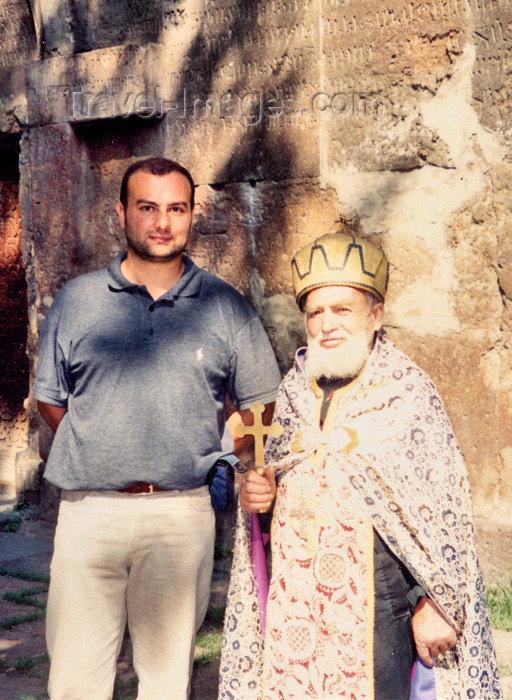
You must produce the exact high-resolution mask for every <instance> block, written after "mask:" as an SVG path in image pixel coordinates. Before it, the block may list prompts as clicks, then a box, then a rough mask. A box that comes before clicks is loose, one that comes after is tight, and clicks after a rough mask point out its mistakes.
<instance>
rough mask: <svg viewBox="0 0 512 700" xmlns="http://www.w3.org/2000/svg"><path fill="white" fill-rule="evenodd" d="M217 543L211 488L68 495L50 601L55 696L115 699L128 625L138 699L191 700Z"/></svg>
mask: <svg viewBox="0 0 512 700" xmlns="http://www.w3.org/2000/svg"><path fill="white" fill-rule="evenodd" d="M214 539H215V520H214V514H213V510H212V508H211V504H210V496H209V493H208V489H207V487H206V486H204V487H201V488H199V489H194V490H192V491H166V492H159V493H154V494H147V495H131V494H121V493H117V492H115V491H68V492H64V493H63V496H62V501H61V504H60V510H59V519H58V523H57V530H56V534H55V550H54V555H53V559H52V564H51V572H50V573H51V578H50V590H49V597H48V613H47V644H48V651H49V655H50V660H51V666H50V678H49V684H48V688H49V695H50V698H51V700H110V698H111V697H112V691H113V684H114V678H115V672H116V660H117V657H118V655H119V651H120V648H121V642H122V639H123V635H124V630H125V625H126V621H128V627H129V631H130V637H131V640H132V644H133V657H134V666H135V671H136V673H137V676H138V679H139V694H138V699H139V700H167V699H168V700H185V699H186V698H187V697H188V692H189V684H190V674H191V668H192V658H193V649H194V637H195V633H196V631H197V629H198V628H199V626H200V625H201V623H202V621H203V619H204V615H205V613H206V609H207V607H208V599H209V593H210V582H211V575H212V568H213V544H214Z"/></svg>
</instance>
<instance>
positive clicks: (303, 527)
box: [290, 493, 316, 540]
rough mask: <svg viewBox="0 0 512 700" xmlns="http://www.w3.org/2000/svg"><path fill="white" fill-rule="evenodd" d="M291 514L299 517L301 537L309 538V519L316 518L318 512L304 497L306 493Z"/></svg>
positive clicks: (293, 516) (303, 538) (301, 496)
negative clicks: (310, 506)
mask: <svg viewBox="0 0 512 700" xmlns="http://www.w3.org/2000/svg"><path fill="white" fill-rule="evenodd" d="M290 515H291V516H292V518H297V519H298V520H299V537H300V538H301V539H302V540H307V539H308V525H309V522H308V520H316V513H315V511H314V510H312V509H311V508H309V506H308V502H307V501H306V499H305V498H304V494H303V493H301V495H300V503H299V505H298V507H297V508H294V509H293V510H292V511H291V512H290Z"/></svg>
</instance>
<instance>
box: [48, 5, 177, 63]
mask: <svg viewBox="0 0 512 700" xmlns="http://www.w3.org/2000/svg"><path fill="white" fill-rule="evenodd" d="M167 4H169V3H168V2H161V1H160V0H81V1H80V2H73V1H72V0H41V2H40V7H41V20H42V24H43V34H44V53H45V57H49V56H54V55H56V54H63V55H66V54H70V53H79V52H83V51H90V50H92V49H99V48H104V47H107V46H118V45H122V44H124V45H126V44H130V43H140V44H145V43H148V42H150V41H158V39H159V37H160V33H161V31H162V26H163V9H162V6H163V5H167Z"/></svg>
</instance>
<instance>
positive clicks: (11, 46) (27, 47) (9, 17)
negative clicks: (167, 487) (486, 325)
mask: <svg viewBox="0 0 512 700" xmlns="http://www.w3.org/2000/svg"><path fill="white" fill-rule="evenodd" d="M28 5H29V3H28V2H25V1H24V0H2V2H1V3H0V66H13V65H16V64H23V63H27V62H28V61H31V60H33V59H34V58H35V57H36V55H37V47H36V38H35V31H34V25H33V22H32V17H31V15H30V11H29V8H28Z"/></svg>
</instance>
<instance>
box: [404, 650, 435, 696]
mask: <svg viewBox="0 0 512 700" xmlns="http://www.w3.org/2000/svg"><path fill="white" fill-rule="evenodd" d="M436 698H437V695H436V678H435V671H434V667H433V666H432V667H429V666H425V664H424V663H423V661H422V660H421V659H420V658H418V659H416V661H415V663H414V666H413V668H412V675H411V695H410V700H436Z"/></svg>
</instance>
